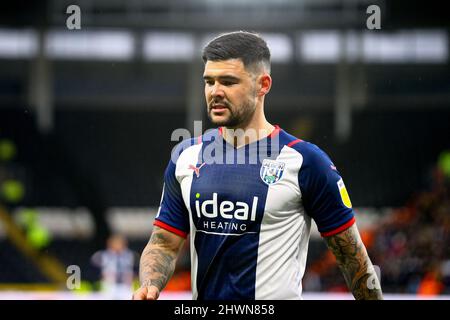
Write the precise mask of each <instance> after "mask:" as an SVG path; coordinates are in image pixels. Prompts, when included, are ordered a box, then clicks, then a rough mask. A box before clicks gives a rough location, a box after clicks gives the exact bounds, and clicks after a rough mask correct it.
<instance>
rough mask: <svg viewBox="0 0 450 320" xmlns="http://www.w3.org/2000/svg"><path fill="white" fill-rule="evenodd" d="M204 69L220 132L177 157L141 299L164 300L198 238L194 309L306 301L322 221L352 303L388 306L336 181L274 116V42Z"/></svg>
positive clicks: (185, 145) (318, 156)
mask: <svg viewBox="0 0 450 320" xmlns="http://www.w3.org/2000/svg"><path fill="white" fill-rule="evenodd" d="M203 61H204V63H205V68H204V74H203V78H204V82H205V98H206V103H207V112H208V117H209V118H210V120H211V121H212V123H214V124H215V125H216V126H218V128H217V129H214V130H211V131H209V132H207V133H205V134H204V135H203V136H200V137H198V138H194V139H190V140H186V141H184V142H182V143H181V144H180V145H179V146H178V147H177V149H176V150H175V152H174V155H175V156H172V160H171V161H170V162H169V165H168V166H167V169H166V172H165V177H164V182H165V183H164V189H163V195H162V199H161V204H160V208H159V211H158V214H157V216H156V219H155V222H154V230H153V233H152V235H151V238H150V241H149V243H148V244H147V246H146V248H145V249H144V251H143V253H142V257H141V264H140V280H141V287H140V288H139V289H138V290H137V291H136V292H135V293H134V296H133V298H134V299H140V300H141V299H148V300H153V299H157V298H158V296H159V294H160V292H161V290H162V289H163V288H164V286H165V285H166V283H167V281H168V280H169V278H170V277H171V275H172V273H173V271H174V268H175V261H176V259H177V256H178V254H179V251H180V248H181V247H182V245H183V243H184V241H185V238H186V237H187V235H188V234H189V236H190V246H191V248H190V249H191V274H192V277H191V284H192V294H193V298H194V299H199V300H209V299H213V300H218V299H225V300H229V299H241V300H254V299H277V300H278V299H301V292H302V285H301V280H302V277H303V274H304V271H305V265H306V256H307V250H308V242H309V235H310V226H311V219H314V220H315V222H316V224H317V226H318V229H319V231H320V232H321V235H322V236H323V237H324V239H325V241H326V243H327V245H328V247H329V248H330V250H331V251H332V252H333V253H334V255H335V256H336V259H337V262H338V265H339V267H340V268H341V270H342V272H343V275H344V278H345V280H346V282H347V284H348V287H349V289H350V290H351V291H352V293H353V295H354V297H355V298H356V299H381V298H382V294H381V289H380V287H379V282H378V279H377V277H376V275H375V272H374V268H373V266H372V263H371V261H370V259H369V257H368V254H367V251H366V249H365V247H364V244H363V243H362V241H361V238H360V235H359V232H358V229H357V227H356V224H355V217H354V212H353V210H352V206H351V202H350V198H349V196H348V193H347V190H346V188H345V185H344V182H343V180H342V178H341V176H340V174H339V172H338V170H337V169H336V167H335V166H334V164H333V163H332V162H331V160H330V158H329V157H328V156H327V155H326V154H325V153H324V152H323V151H322V150H320V149H319V148H318V147H317V146H315V145H314V144H311V143H309V142H305V141H303V140H301V139H298V138H296V137H294V136H292V135H290V134H288V133H287V132H286V131H284V130H283V129H281V128H280V127H279V126H277V125H272V124H271V123H269V122H268V121H267V119H266V117H265V115H264V99H265V96H266V94H267V93H268V92H269V90H270V88H271V85H272V78H271V76H270V51H269V48H268V47H267V44H266V42H265V41H264V39H262V38H261V37H260V36H258V35H257V34H254V33H249V32H242V31H240V32H232V33H227V34H223V35H221V36H219V37H217V38H215V39H213V40H212V41H211V42H209V43H208V44H207V45H206V47H205V48H204V50H203ZM262 150H263V151H264V152H262ZM255 155H257V157H256V158H255V157H254V156H255Z"/></svg>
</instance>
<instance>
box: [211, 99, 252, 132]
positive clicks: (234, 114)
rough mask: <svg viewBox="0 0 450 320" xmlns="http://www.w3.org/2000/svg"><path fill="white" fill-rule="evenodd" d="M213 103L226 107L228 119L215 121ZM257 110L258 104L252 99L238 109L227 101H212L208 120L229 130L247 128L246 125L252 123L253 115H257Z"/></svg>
mask: <svg viewBox="0 0 450 320" xmlns="http://www.w3.org/2000/svg"><path fill="white" fill-rule="evenodd" d="M213 103H220V104H223V105H225V107H226V111H225V112H228V114H229V115H228V117H226V118H224V119H220V120H218V119H214V118H215V117H214V116H213V115H212V112H213V111H212V104H213ZM255 110H256V103H255V102H254V101H252V100H251V99H250V98H249V99H247V100H246V101H244V102H243V103H242V104H241V105H240V106H237V107H236V106H233V105H231V104H229V103H228V102H226V101H212V102H211V103H210V104H209V106H208V118H209V120H210V121H211V122H212V123H213V124H214V125H216V126H223V127H227V128H239V127H245V125H247V124H248V123H249V122H250V120H251V119H252V117H253V115H254V114H255Z"/></svg>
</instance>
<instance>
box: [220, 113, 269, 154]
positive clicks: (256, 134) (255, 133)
mask: <svg viewBox="0 0 450 320" xmlns="http://www.w3.org/2000/svg"><path fill="white" fill-rule="evenodd" d="M262 120H263V121H258V122H257V121H252V122H250V123H249V124H248V125H246V126H243V127H238V128H226V127H223V129H222V134H223V137H224V139H225V140H226V141H227V142H228V143H229V144H231V145H233V146H234V147H235V148H240V147H243V146H245V145H247V144H250V143H253V142H255V141H258V140H261V139H263V138H266V137H267V136H269V135H270V134H271V133H272V132H273V130H275V127H274V126H273V125H272V124H270V123H269V122H268V121H267V120H266V119H265V118H264V119H262Z"/></svg>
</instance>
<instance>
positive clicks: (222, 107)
mask: <svg viewBox="0 0 450 320" xmlns="http://www.w3.org/2000/svg"><path fill="white" fill-rule="evenodd" d="M226 109H228V107H227V106H226V105H224V104H220V103H215V104H213V105H211V111H215V112H222V111H225V110H226Z"/></svg>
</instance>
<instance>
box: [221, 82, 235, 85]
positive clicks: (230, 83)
mask: <svg viewBox="0 0 450 320" xmlns="http://www.w3.org/2000/svg"><path fill="white" fill-rule="evenodd" d="M222 84H223V85H224V86H232V85H233V84H234V82H232V81H223V82H222Z"/></svg>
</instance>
